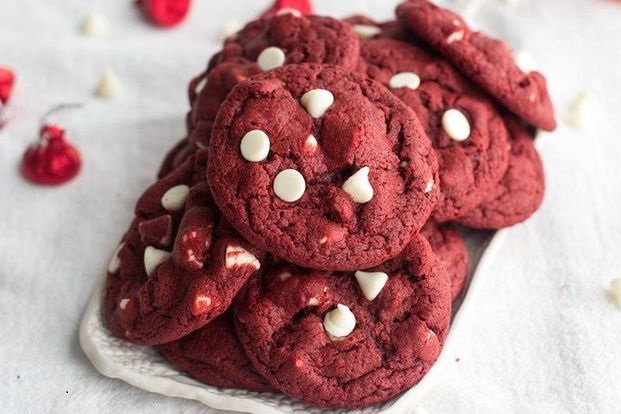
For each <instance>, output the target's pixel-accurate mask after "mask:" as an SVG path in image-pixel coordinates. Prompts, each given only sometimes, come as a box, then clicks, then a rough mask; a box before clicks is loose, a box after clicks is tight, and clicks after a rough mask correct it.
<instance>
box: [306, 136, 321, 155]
mask: <svg viewBox="0 0 621 414" xmlns="http://www.w3.org/2000/svg"><path fill="white" fill-rule="evenodd" d="M317 145H318V143H317V138H315V136H314V135H309V136H308V138H306V148H308V149H309V150H310V151H311V152H315V150H316V149H317Z"/></svg>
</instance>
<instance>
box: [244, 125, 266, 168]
mask: <svg viewBox="0 0 621 414" xmlns="http://www.w3.org/2000/svg"><path fill="white" fill-rule="evenodd" d="M239 149H240V150H241V154H242V157H244V159H246V160H247V161H251V162H261V161H264V160H265V159H266V158H267V156H268V155H269V153H270V138H269V137H268V136H267V134H266V133H265V132H263V131H261V130H258V129H254V130H252V131H250V132H248V133H247V134H246V135H244V137H243V138H242V140H241V143H240V144H239Z"/></svg>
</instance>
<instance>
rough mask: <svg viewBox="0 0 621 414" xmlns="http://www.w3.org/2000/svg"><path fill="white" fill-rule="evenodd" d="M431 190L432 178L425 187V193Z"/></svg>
mask: <svg viewBox="0 0 621 414" xmlns="http://www.w3.org/2000/svg"><path fill="white" fill-rule="evenodd" d="M432 190H433V180H430V181H429V182H428V183H427V186H426V187H425V193H430V192H431V191H432Z"/></svg>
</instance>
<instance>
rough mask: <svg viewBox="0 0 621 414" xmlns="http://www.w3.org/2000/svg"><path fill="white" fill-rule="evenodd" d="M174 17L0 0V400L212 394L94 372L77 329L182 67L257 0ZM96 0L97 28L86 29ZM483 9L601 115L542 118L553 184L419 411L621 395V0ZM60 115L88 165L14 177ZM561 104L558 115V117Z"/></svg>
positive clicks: (253, 10) (588, 405)
mask: <svg viewBox="0 0 621 414" xmlns="http://www.w3.org/2000/svg"><path fill="white" fill-rule="evenodd" d="M194 3H195V4H194V8H193V10H192V14H191V16H190V18H189V20H188V21H187V22H186V23H185V24H183V25H182V26H180V27H178V28H175V29H172V30H159V29H156V28H153V27H151V26H149V25H147V24H145V23H143V22H142V21H141V18H140V16H139V14H138V13H137V11H136V10H134V8H133V7H132V5H131V2H130V1H115V2H112V1H105V0H90V1H85V0H55V1H39V0H20V1H12V0H1V1H0V65H2V64H6V65H10V66H12V67H13V68H14V69H15V70H16V71H17V75H18V82H17V85H16V89H15V91H14V99H13V101H12V105H13V109H14V118H13V119H12V121H11V122H10V123H9V125H8V126H7V127H6V128H5V129H4V130H2V131H1V132H0V368H1V369H0V372H1V373H0V412H2V413H31V412H32V413H47V412H54V413H74V412H101V413H124V414H128V413H141V412H157V413H177V412H185V413H198V412H201V413H204V412H209V410H207V409H206V408H205V407H204V406H202V405H200V404H198V403H196V402H188V401H183V400H178V399H171V398H165V397H162V396H158V395H154V394H149V393H146V392H144V391H141V390H138V389H136V388H133V387H131V386H129V385H127V384H125V383H123V382H122V381H119V380H112V379H108V378H105V377H103V376H101V375H100V374H99V373H97V372H96V371H95V369H94V368H93V367H92V366H91V365H90V363H89V362H88V360H87V359H86V358H85V356H84V355H83V353H82V351H81V350H80V348H79V345H78V340H77V330H78V323H79V320H80V317H81V315H82V312H83V310H84V306H85V304H86V302H87V300H88V298H89V294H90V292H91V288H92V287H93V286H94V284H95V282H96V279H97V278H98V277H100V275H101V273H102V272H103V271H104V269H105V268H106V266H107V264H108V260H109V257H110V255H111V253H112V252H113V251H114V249H115V247H116V244H117V241H118V239H119V238H120V236H121V235H122V233H123V232H124V231H125V229H126V227H127V225H128V224H129V222H130V220H131V218H132V209H133V205H134V202H135V200H136V198H137V197H138V195H139V194H140V193H141V191H142V190H143V189H144V188H145V187H146V186H147V185H148V184H149V183H151V182H152V181H153V177H154V175H155V172H156V169H157V167H158V165H159V163H160V160H161V159H162V157H163V155H164V153H165V151H166V150H167V149H168V148H169V147H172V145H173V143H174V142H175V141H176V140H177V139H178V138H180V137H182V136H183V133H184V125H183V119H184V114H185V111H186V110H187V101H186V85H187V82H188V80H189V79H190V77H191V76H192V75H194V74H196V73H198V72H199V71H201V70H202V69H203V68H204V66H205V64H206V61H207V58H208V56H209V55H211V54H212V53H214V52H215V51H216V50H217V47H218V43H217V38H218V34H219V32H220V30H221V28H222V27H223V25H224V23H225V22H226V21H227V20H230V19H233V20H236V21H239V22H244V21H246V20H248V19H250V18H252V17H254V16H256V15H257V14H258V13H259V12H260V11H261V10H262V9H263V8H264V7H266V6H267V3H268V2H267V1H252V0H244V1H234V2H233V1H229V2H216V1H195V2H194ZM396 3H397V1H395V0H390V1H386V0H366V1H365V0H340V1H338V2H337V1H329V0H317V1H316V2H315V4H316V9H317V11H318V12H319V13H322V14H332V15H335V16H346V15H349V14H352V13H354V12H365V13H369V14H371V15H374V16H376V17H378V18H379V19H385V18H389V17H390V16H391V14H392V8H393V6H394V5H395V4H396ZM91 10H98V11H100V12H101V13H103V14H105V15H106V16H107V17H108V19H109V20H110V22H111V31H110V34H109V36H107V37H105V38H101V39H91V38H86V37H83V36H81V35H79V33H78V26H79V23H80V22H81V20H82V18H84V17H85V16H86V15H87V14H88V13H89V12H90V11H91ZM474 20H475V22H476V23H477V24H478V25H479V26H480V27H481V28H485V29H488V30H491V31H492V33H495V34H498V35H502V36H505V37H508V38H509V40H510V41H511V42H512V43H513V44H514V45H515V46H519V47H522V48H524V49H527V50H529V51H530V52H531V53H532V54H533V55H534V56H535V57H536V59H537V61H538V62H539V65H540V67H541V68H542V70H543V71H544V72H545V73H546V74H547V76H548V79H549V84H550V89H551V92H552V94H553V97H554V100H555V102H556V104H557V108H558V109H559V112H562V110H563V108H565V107H566V105H567V104H568V103H569V102H570V101H571V99H572V98H573V96H575V94H576V93H577V92H578V91H579V90H580V89H583V88H584V89H586V90H587V91H589V92H590V93H591V94H592V95H593V96H594V97H596V99H597V100H598V101H599V102H600V106H601V114H600V117H599V118H598V119H597V121H598V122H596V125H595V126H594V127H593V128H592V129H590V130H588V131H586V132H577V131H575V130H571V129H570V128H568V127H567V126H566V125H565V124H564V123H562V122H561V124H560V127H559V129H558V131H557V132H555V133H554V134H551V135H549V134H542V136H541V148H542V152H543V157H544V159H545V165H546V168H547V174H548V175H547V177H548V193H547V197H546V201H545V203H544V205H543V208H542V209H541V211H540V212H539V213H538V214H537V215H536V216H535V217H534V218H532V219H531V220H530V221H529V222H527V223H526V224H524V225H520V226H517V227H515V228H514V229H513V230H512V231H511V233H510V235H509V237H508V240H507V242H506V243H505V244H504V246H503V248H502V251H501V253H500V255H499V257H498V259H497V260H496V261H495V264H494V266H493V269H492V275H491V276H490V277H489V278H487V280H486V281H485V283H484V286H483V287H482V294H481V295H480V297H479V298H478V300H477V306H476V307H475V310H474V311H473V312H472V314H471V317H470V318H469V320H468V321H466V329H464V331H465V332H464V334H463V337H462V338H461V346H460V349H459V352H457V353H456V354H455V355H454V357H455V359H456V362H455V364H454V368H453V369H452V370H451V371H450V372H448V373H447V374H446V376H445V377H444V378H442V380H441V381H440V383H438V384H437V385H436V386H435V387H434V388H433V390H432V391H431V392H430V393H429V394H428V396H427V398H426V399H425V400H424V401H423V403H422V404H421V405H422V406H424V407H425V408H426V409H427V410H428V411H429V412H430V413H461V412H463V413H472V412H477V413H504V412H516V413H517V412H520V413H523V412H538V413H560V412H573V413H613V412H619V410H620V409H621V408H620V407H621V310H620V309H619V308H617V307H616V306H615V305H614V304H613V303H612V302H611V300H610V299H609V298H608V296H607V294H606V289H607V288H608V285H609V282H610V280H611V279H612V278H615V277H621V213H620V211H621V210H620V205H621V161H620V158H621V114H620V111H621V47H619V39H621V4H619V3H616V4H615V2H613V1H606V0H545V1H541V0H522V1H518V2H517V4H516V5H515V6H507V5H506V4H502V3H501V2H496V1H494V0H489V1H487V2H486V4H484V6H483V10H482V12H481V13H480V14H478V15H477V16H476V17H475V18H474ZM108 66H110V67H112V68H114V69H115V70H116V72H117V73H118V74H119V77H120V79H121V80H122V82H123V84H124V91H123V94H122V95H121V96H119V97H118V98H117V99H113V100H109V101H102V100H97V99H95V98H93V97H92V94H91V92H92V90H93V88H94V87H95V84H96V82H97V80H98V78H99V76H100V74H101V72H102V71H103V70H104V68H105V67H108ZM73 101H84V102H87V106H86V107H85V108H84V109H82V110H77V111H74V112H72V113H67V114H66V115H65V116H63V117H61V118H60V119H61V123H63V124H64V125H65V126H66V127H67V129H68V137H69V139H70V140H72V141H73V142H75V143H76V144H77V145H78V146H79V148H80V149H81V150H82V153H83V156H84V169H83V171H82V173H81V174H80V175H79V177H78V178H77V179H76V180H75V181H73V182H71V183H70V184H68V185H64V186H62V187H59V188H44V187H37V186H34V185H31V184H29V183H28V182H26V181H24V180H23V179H22V178H21V176H20V175H19V173H18V169H17V167H18V163H19V160H20V157H21V155H22V152H23V151H24V149H25V148H26V145H27V144H29V143H30V142H32V141H33V140H34V139H35V138H36V135H37V129H38V117H39V116H40V115H41V114H43V113H44V112H45V111H46V110H47V109H48V108H50V107H51V106H52V105H54V104H56V103H60V102H73ZM559 119H561V116H559Z"/></svg>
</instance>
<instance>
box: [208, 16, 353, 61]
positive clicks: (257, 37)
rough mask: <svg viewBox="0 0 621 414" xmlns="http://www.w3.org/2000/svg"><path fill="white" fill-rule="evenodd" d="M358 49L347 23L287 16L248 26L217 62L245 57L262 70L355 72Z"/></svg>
mask: <svg viewBox="0 0 621 414" xmlns="http://www.w3.org/2000/svg"><path fill="white" fill-rule="evenodd" d="M358 48H359V43H358V37H357V36H356V34H355V33H354V31H353V30H352V28H351V27H350V25H348V24H347V23H344V22H342V21H340V20H337V19H333V18H331V17H321V16H297V15H295V14H292V13H285V14H281V15H276V16H274V17H266V18H262V19H259V20H255V21H253V22H251V23H249V24H247V25H246V27H244V28H243V29H242V30H241V31H239V32H238V33H237V34H236V35H234V36H232V37H231V38H229V39H227V41H226V42H225V45H224V48H223V50H222V52H220V54H219V56H218V58H217V59H216V62H217V63H219V62H225V61H227V60H229V59H230V58H234V57H244V58H246V59H248V60H251V61H253V62H257V63H258V64H259V66H260V67H261V69H262V70H270V69H273V68H275V67H278V66H281V65H283V64H296V63H323V64H330V65H340V66H344V67H345V68H348V69H351V68H353V67H354V66H355V65H356V62H357V60H358ZM213 64H215V62H213V61H212V65H213Z"/></svg>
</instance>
